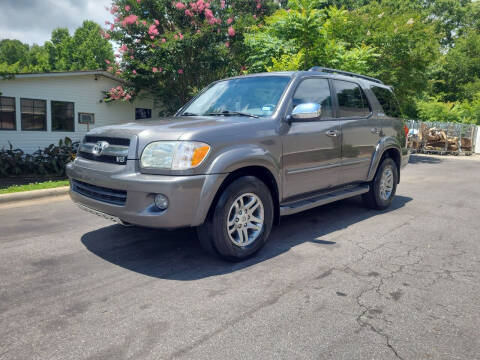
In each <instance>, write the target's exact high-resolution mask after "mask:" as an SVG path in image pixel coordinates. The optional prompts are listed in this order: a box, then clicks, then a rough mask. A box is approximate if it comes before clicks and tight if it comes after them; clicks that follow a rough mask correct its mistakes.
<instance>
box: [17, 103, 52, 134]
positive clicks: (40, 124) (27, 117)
mask: <svg viewBox="0 0 480 360" xmlns="http://www.w3.org/2000/svg"><path fill="white" fill-rule="evenodd" d="M20 111H21V114H22V130H27V131H46V130H47V102H46V101H45V100H36V99H20Z"/></svg>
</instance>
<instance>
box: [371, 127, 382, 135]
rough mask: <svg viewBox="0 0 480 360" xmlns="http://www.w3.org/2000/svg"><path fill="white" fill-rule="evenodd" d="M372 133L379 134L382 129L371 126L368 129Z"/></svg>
mask: <svg viewBox="0 0 480 360" xmlns="http://www.w3.org/2000/svg"><path fill="white" fill-rule="evenodd" d="M370 131H371V133H372V134H380V133H381V132H382V129H379V128H373V129H371V130H370Z"/></svg>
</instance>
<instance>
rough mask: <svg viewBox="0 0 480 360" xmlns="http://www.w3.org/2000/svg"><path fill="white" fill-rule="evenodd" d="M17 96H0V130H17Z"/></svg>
mask: <svg viewBox="0 0 480 360" xmlns="http://www.w3.org/2000/svg"><path fill="white" fill-rule="evenodd" d="M16 128H17V126H16V122H15V98H14V97H7V96H0V130H15V129H16Z"/></svg>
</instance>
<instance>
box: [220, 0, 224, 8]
mask: <svg viewBox="0 0 480 360" xmlns="http://www.w3.org/2000/svg"><path fill="white" fill-rule="evenodd" d="M220 8H221V9H225V0H222V1H220Z"/></svg>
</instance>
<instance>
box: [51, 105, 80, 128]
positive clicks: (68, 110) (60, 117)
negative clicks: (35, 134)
mask: <svg viewBox="0 0 480 360" xmlns="http://www.w3.org/2000/svg"><path fill="white" fill-rule="evenodd" d="M74 114H75V113H74V111H73V102H66V101H52V131H74V116H75V115H74Z"/></svg>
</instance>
